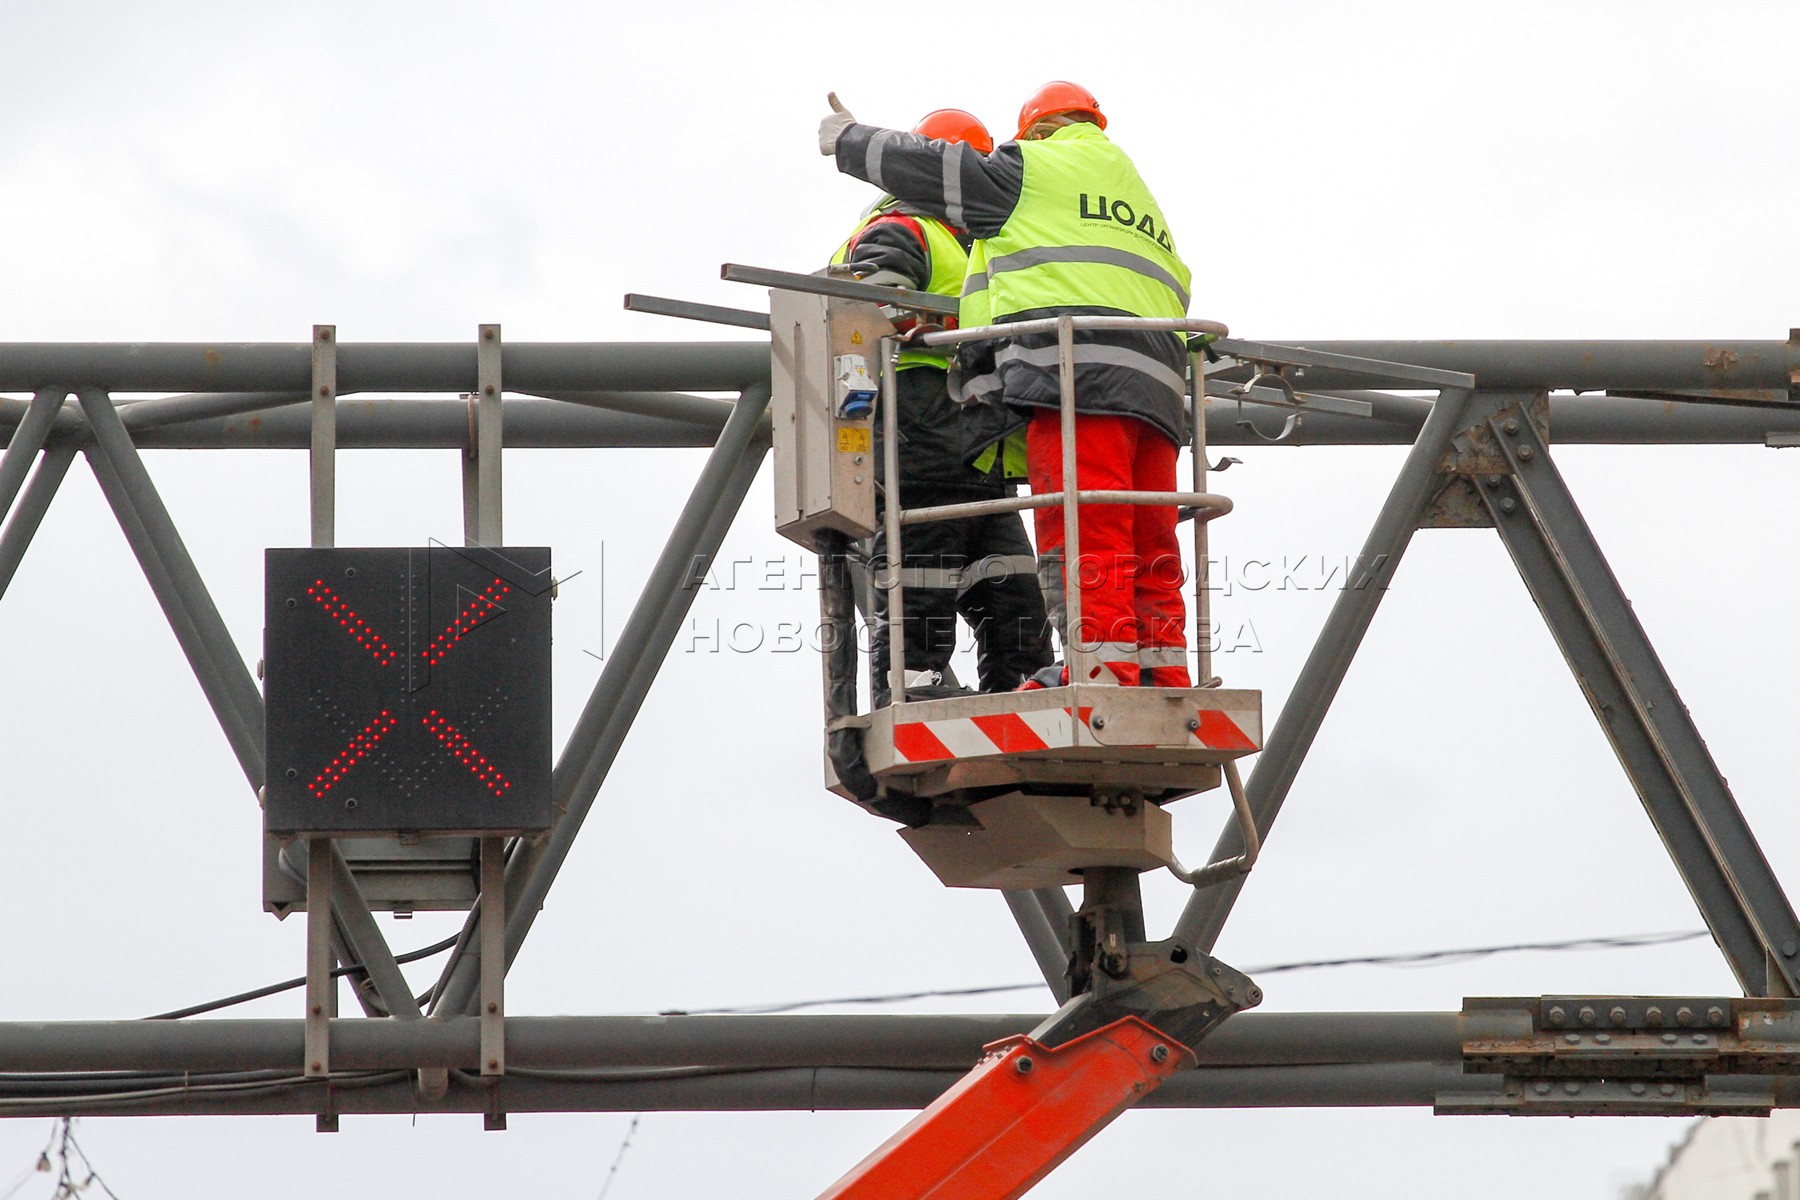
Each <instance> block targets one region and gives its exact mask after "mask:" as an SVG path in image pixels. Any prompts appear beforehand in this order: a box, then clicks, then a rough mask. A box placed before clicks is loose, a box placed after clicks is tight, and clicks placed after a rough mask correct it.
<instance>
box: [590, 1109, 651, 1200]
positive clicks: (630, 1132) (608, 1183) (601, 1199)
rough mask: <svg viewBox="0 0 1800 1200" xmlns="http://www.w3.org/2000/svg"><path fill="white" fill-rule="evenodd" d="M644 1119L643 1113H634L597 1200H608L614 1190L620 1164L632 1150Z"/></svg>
mask: <svg viewBox="0 0 1800 1200" xmlns="http://www.w3.org/2000/svg"><path fill="white" fill-rule="evenodd" d="M643 1119H644V1114H643V1113H633V1114H632V1117H631V1125H630V1127H629V1128H627V1129H626V1130H625V1140H624V1141H622V1142H620V1143H619V1152H618V1153H617V1154H616V1155H614V1156H613V1163H612V1169H611V1170H609V1171H607V1173H606V1179H605V1180H604V1181H602V1183H601V1184H600V1195H599V1196H598V1197H596V1200H606V1193H607V1192H609V1191H611V1190H612V1185H613V1179H614V1178H616V1177H617V1176H618V1174H619V1164H620V1163H622V1162H624V1161H625V1152H626V1151H627V1150H629V1149H631V1139H632V1137H633V1136H634V1135H636V1133H637V1127H638V1122H639V1121H641V1120H643Z"/></svg>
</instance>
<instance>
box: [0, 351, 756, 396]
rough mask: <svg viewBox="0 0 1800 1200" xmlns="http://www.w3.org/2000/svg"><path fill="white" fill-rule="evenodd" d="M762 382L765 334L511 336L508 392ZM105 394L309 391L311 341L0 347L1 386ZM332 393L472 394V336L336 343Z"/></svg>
mask: <svg viewBox="0 0 1800 1200" xmlns="http://www.w3.org/2000/svg"><path fill="white" fill-rule="evenodd" d="M768 378H769V344H768V342H767V341H760V340H752V341H742V342H508V343H506V387H507V389H508V390H509V391H515V392H534V393H535V392H545V391H564V392H596V391H660V390H676V389H685V390H689V391H696V392H736V391H741V390H743V389H744V388H746V387H749V386H750V385H752V384H755V383H766V382H768ZM45 385H58V386H64V387H70V388H71V390H73V388H74V387H76V386H80V387H100V388H105V389H106V390H108V391H112V392H288V391H297V392H305V393H310V392H311V390H312V343H311V342H286V343H276V342H238V343H229V342H213V343H207V342H136V343H132V342H90V343H81V342H12V343H0V392H26V391H35V390H37V389H38V388H39V387H41V386H45ZM337 387H338V394H339V395H340V396H342V395H348V394H350V393H354V392H371V391H381V392H472V391H475V390H476V374H475V340H474V339H473V338H471V339H469V340H468V341H467V342H341V343H339V344H338V348H337Z"/></svg>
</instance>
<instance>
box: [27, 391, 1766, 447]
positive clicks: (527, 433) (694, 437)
mask: <svg viewBox="0 0 1800 1200" xmlns="http://www.w3.org/2000/svg"><path fill="white" fill-rule="evenodd" d="M1352 394H1353V395H1355V396H1356V397H1358V398H1359V399H1368V400H1371V401H1373V402H1374V403H1375V411H1374V414H1373V415H1372V416H1370V417H1366V418H1363V417H1346V416H1341V415H1338V414H1335V413H1321V412H1308V413H1306V414H1305V419H1304V420H1303V421H1301V423H1300V424H1299V426H1298V427H1297V428H1296V429H1295V430H1294V431H1293V433H1292V434H1291V435H1290V436H1289V437H1288V438H1287V439H1285V440H1284V441H1283V442H1282V445H1285V446H1348V445H1365V446H1410V445H1411V444H1412V442H1413V439H1414V438H1415V437H1417V436H1418V432H1419V427H1420V426H1421V425H1422V424H1423V423H1424V419H1425V417H1424V414H1425V413H1426V412H1427V411H1429V410H1430V407H1431V405H1430V401H1428V400H1423V399H1420V398H1418V397H1411V396H1382V397H1381V399H1379V400H1376V399H1375V397H1377V396H1378V395H1380V394H1379V393H1371V392H1355V393H1352ZM662 397H667V398H668V399H670V400H672V401H674V402H675V403H676V404H677V405H680V406H681V408H680V411H682V412H683V414H684V415H683V417H682V418H680V419H677V418H674V417H660V416H648V415H644V414H645V413H646V412H648V411H650V407H649V405H650V402H651V401H652V400H653V399H656V398H662ZM0 399H4V397H0ZM704 399H705V398H704V397H695V396H686V395H682V394H680V393H643V392H630V393H599V394H594V393H586V394H583V395H581V396H579V397H578V396H576V395H574V394H571V395H570V400H571V401H575V402H574V403H570V402H565V401H562V400H543V399H536V398H530V397H513V398H510V399H508V400H507V401H506V445H507V448H508V449H525V450H546V449H593V448H608V447H618V448H624V447H631V448H648V447H659V446H667V447H692V446H710V445H712V444H713V441H714V440H715V438H714V435H715V434H716V432H717V427H716V426H713V425H711V424H710V423H709V422H708V418H709V417H710V416H711V415H712V414H713V410H711V409H708V408H703V407H701V406H699V405H690V404H687V403H686V402H689V401H704ZM615 401H616V402H617V404H618V405H619V410H615V409H609V408H606V407H603V404H604V403H611V402H615ZM244 402H245V403H249V401H248V400H247V399H246V400H245V401H244ZM147 403H160V402H159V401H150V402H147ZM715 403H719V404H720V405H721V408H728V407H729V402H722V401H721V402H715ZM133 407H135V405H131V404H122V405H120V409H119V414H120V417H121V419H123V420H124V421H125V424H126V427H127V428H129V429H131V431H132V441H133V442H134V443H135V444H136V445H137V446H138V447H139V448H140V449H144V450H304V449H306V448H307V446H308V445H309V444H310V442H309V439H310V436H311V424H310V417H311V410H310V408H309V407H308V406H306V405H305V404H303V403H302V404H295V405H290V406H287V407H284V408H277V409H272V410H269V411H266V412H257V413H239V414H234V415H231V416H224V417H210V418H204V419H197V420H186V421H184V422H182V423H179V424H164V423H163V416H164V414H161V413H159V414H157V416H156V419H154V420H150V421H145V422H144V425H143V427H140V426H139V425H138V424H136V423H134V420H133V417H132V414H131V410H132V408H133ZM194 407H196V408H198V407H200V406H199V405H195V406H194ZM628 408H629V409H630V411H621V410H625V409H628ZM24 409H25V405H24V404H23V402H18V401H14V402H12V404H11V405H9V406H0V443H3V442H4V441H5V440H6V439H7V438H8V437H10V436H11V433H12V430H13V428H14V427H15V426H16V425H17V424H18V420H19V416H20V415H21V414H22V413H23V412H24ZM190 411H191V410H190ZM1242 419H1244V420H1249V421H1252V422H1254V423H1255V424H1256V426H1257V427H1258V428H1264V429H1266V430H1267V431H1269V432H1273V431H1275V430H1278V429H1279V428H1280V427H1281V422H1282V421H1283V419H1284V417H1283V415H1282V414H1281V412H1280V411H1279V410H1275V409H1271V408H1268V407H1266V406H1260V405H1246V406H1245V408H1244V411H1243V416H1242ZM60 420H61V419H60V418H59V424H58V425H57V426H56V427H55V430H54V431H53V432H52V434H51V436H50V443H51V444H52V445H56V444H59V443H60V440H61V439H66V437H67V436H68V433H67V432H66V431H64V429H63V426H62V424H61V423H60ZM139 420H142V418H139ZM1239 420H1240V416H1239V413H1238V411H1237V407H1236V406H1235V405H1233V404H1231V403H1230V402H1228V401H1221V400H1217V399H1215V400H1214V401H1213V402H1212V406H1211V409H1210V411H1209V412H1208V413H1207V420H1206V430H1207V432H1206V437H1207V443H1208V444H1209V445H1212V446H1215V447H1218V446H1254V445H1261V444H1263V443H1264V440H1265V439H1262V438H1259V437H1257V436H1256V435H1255V434H1253V433H1251V432H1249V431H1248V430H1246V429H1244V428H1243V427H1241V426H1240V425H1239V424H1238V421H1239ZM723 423H724V421H723V417H722V416H721V417H720V420H719V424H720V425H723ZM73 428H74V429H79V424H76V425H75V426H73ZM1771 433H1787V434H1800V407H1797V408H1796V409H1795V411H1793V412H1788V411H1784V410H1781V409H1773V408H1768V407H1748V406H1745V407H1731V406H1727V405H1722V404H1694V403H1678V402H1673V401H1662V400H1643V399H1631V398H1626V397H1615V396H1552V397H1551V398H1550V441H1551V443H1552V444H1554V445H1755V446H1760V445H1763V444H1764V442H1765V440H1766V439H1767V437H1768V435H1769V434H1771ZM468 440H469V409H468V405H467V403H465V402H464V401H461V400H415V399H387V398H383V399H355V398H352V399H347V400H340V401H339V402H338V446H339V448H340V449H352V450H370V449H389V450H400V449H466V448H467V446H468Z"/></svg>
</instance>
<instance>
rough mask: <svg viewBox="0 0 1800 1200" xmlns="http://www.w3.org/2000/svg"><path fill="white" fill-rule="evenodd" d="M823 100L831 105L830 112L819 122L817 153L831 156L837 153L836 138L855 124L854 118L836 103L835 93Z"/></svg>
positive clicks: (828, 94) (829, 94) (847, 110)
mask: <svg viewBox="0 0 1800 1200" xmlns="http://www.w3.org/2000/svg"><path fill="white" fill-rule="evenodd" d="M825 99H826V100H828V101H829V102H830V103H831V111H830V112H829V113H827V114H826V115H825V119H824V120H822V121H820V122H819V153H820V154H824V155H832V154H836V153H837V143H838V136H839V135H840V134H842V133H843V132H844V130H846V129H848V128H850V126H852V125H854V124H856V118H855V117H853V116H851V115H850V110H849V109H847V108H845V107H844V106H843V105H842V104H840V103H839V102H838V98H837V93H836V92H830V93H827V95H826V97H825Z"/></svg>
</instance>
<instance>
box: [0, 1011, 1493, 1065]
mask: <svg viewBox="0 0 1800 1200" xmlns="http://www.w3.org/2000/svg"><path fill="white" fill-rule="evenodd" d="M1042 1020H1043V1018H1042V1017H1041V1016H1036V1015H1019V1014H986V1013H983V1014H968V1015H961V1014H959V1015H943V1016H940V1015H879V1016H873V1015H785V1014H784V1015H769V1016H747V1015H746V1016H739V1015H732V1016H666V1017H664V1016H596V1017H508V1018H507V1020H506V1061H507V1067H508V1069H509V1070H510V1069H515V1068H517V1069H526V1068H539V1069H552V1068H657V1067H678V1066H693V1065H703V1066H709V1067H727V1068H739V1069H742V1068H772V1067H808V1068H811V1067H867V1068H885V1069H902V1068H906V1069H922V1070H951V1071H963V1070H966V1069H967V1068H968V1067H969V1066H971V1065H972V1064H973V1063H974V1062H975V1061H976V1059H978V1058H979V1057H980V1056H981V1048H982V1047H983V1046H984V1045H986V1044H988V1043H989V1042H993V1041H997V1040H999V1039H1000V1038H1004V1037H1009V1036H1011V1035H1013V1034H1015V1033H1022V1032H1025V1031H1027V1030H1029V1029H1031V1028H1033V1027H1034V1026H1035V1025H1037V1024H1038V1023H1039V1022H1041V1021H1042ZM1466 1020H1467V1019H1466V1018H1465V1017H1463V1015H1462V1014H1460V1013H1454V1012H1437V1013H1433V1012H1416V1013H1404V1012H1401V1013H1245V1014H1242V1015H1239V1016H1236V1017H1233V1018H1232V1019H1231V1020H1230V1021H1228V1022H1226V1024H1225V1025H1224V1026H1223V1027H1221V1028H1220V1029H1219V1031H1218V1032H1216V1033H1214V1034H1213V1035H1212V1036H1211V1037H1209V1038H1208V1039H1207V1040H1206V1041H1205V1042H1204V1043H1202V1044H1201V1047H1200V1051H1199V1053H1200V1061H1201V1063H1202V1064H1203V1065H1208V1066H1218V1067H1249V1066H1293V1065H1320V1064H1328V1063H1392V1062H1413V1061H1428V1062H1439V1063H1457V1062H1460V1061H1461V1058H1462V1039H1463V1037H1464V1036H1465V1028H1466ZM479 1024H480V1023H479V1021H478V1020H477V1019H476V1018H474V1017H456V1018H448V1019H444V1020H436V1021H387V1020H337V1021H333V1022H332V1023H331V1063H332V1067H333V1069H334V1070H338V1069H341V1070H403V1069H408V1068H417V1067H453V1068H454V1067H473V1066H475V1065H476V1064H477V1062H478V1060H479V1057H480V1031H479ZM304 1026H305V1023H304V1022H302V1021H294V1020H190V1021H56V1022H6V1023H0V1073H20V1072H50V1071H174V1072H181V1071H196V1072H199V1071H226V1070H232V1071H258V1070H279V1069H282V1068H285V1067H294V1066H297V1065H298V1064H299V1062H300V1060H301V1056H302V1054H303V1046H304V1040H305V1029H304ZM1515 1032H1516V1031H1515Z"/></svg>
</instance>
